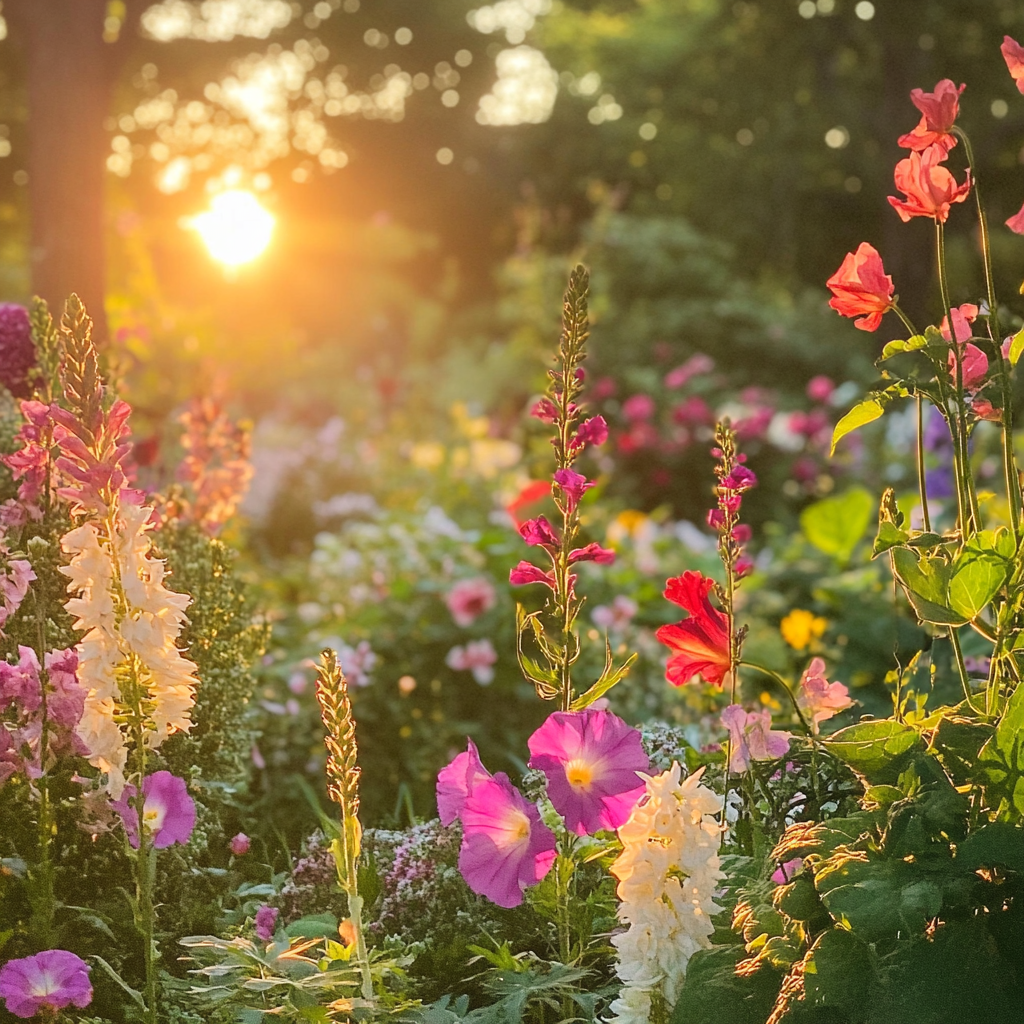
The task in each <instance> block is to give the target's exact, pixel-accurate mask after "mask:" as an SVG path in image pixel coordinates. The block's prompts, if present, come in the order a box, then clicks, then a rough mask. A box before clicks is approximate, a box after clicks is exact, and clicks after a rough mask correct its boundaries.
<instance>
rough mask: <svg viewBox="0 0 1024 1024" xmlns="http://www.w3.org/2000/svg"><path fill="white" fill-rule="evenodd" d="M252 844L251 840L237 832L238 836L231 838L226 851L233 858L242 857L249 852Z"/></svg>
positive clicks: (242, 833)
mask: <svg viewBox="0 0 1024 1024" xmlns="http://www.w3.org/2000/svg"><path fill="white" fill-rule="evenodd" d="M251 844H252V840H251V839H250V838H249V837H248V836H247V835H246V834H245V833H244V832H239V833H238V835H236V836H232V837H231V842H230V843H228V849H229V850H230V851H231V853H232V855H233V856H235V857H244V856H245V855H246V854H247V853H248V852H249V847H250V845H251Z"/></svg>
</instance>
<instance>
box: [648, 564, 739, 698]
mask: <svg viewBox="0 0 1024 1024" xmlns="http://www.w3.org/2000/svg"><path fill="white" fill-rule="evenodd" d="M713 586H714V582H713V581H712V580H710V579H708V578H707V577H705V576H702V575H701V574H700V573H699V572H692V571H690V572H684V573H683V574H682V576H677V577H675V578H674V579H670V580H669V581H668V583H667V584H666V587H665V597H667V598H668V600H670V601H673V602H674V603H675V604H678V605H679V606H680V607H681V608H683V609H685V610H686V611H688V612H689V613H690V617H689V618H688V619H683V621H682V622H676V623H673V624H672V625H669V626H661V627H660V628H659V629H658V631H657V632H656V633H655V636H657V638H658V639H659V640H660V641H661V642H662V643H663V644H665V645H666V646H667V647H669V648H670V649H671V650H672V653H671V654H670V655H669V659H668V667H667V669H666V676H667V678H668V681H669V682H670V683H672V685H673V686H681V685H682V684H683V683H688V682H689V681H690V680H691V679H692V678H693V677H694V676H695V675H698V674H699V675H701V676H703V677H704V680H705V682H708V683H712V684H714V685H715V686H721V685H722V680H723V678H724V676H725V674H726V673H727V672H728V671H729V648H730V644H729V620H728V619H727V618H726V616H725V614H724V613H723V612H720V611H719V610H718V609H717V608H715V607H713V606H712V604H711V602H710V601H709V600H708V593H709V591H710V590H711V588H712V587H713Z"/></svg>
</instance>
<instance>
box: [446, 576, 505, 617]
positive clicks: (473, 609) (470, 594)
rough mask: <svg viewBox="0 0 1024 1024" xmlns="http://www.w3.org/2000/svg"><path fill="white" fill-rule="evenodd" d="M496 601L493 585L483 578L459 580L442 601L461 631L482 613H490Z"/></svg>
mask: <svg viewBox="0 0 1024 1024" xmlns="http://www.w3.org/2000/svg"><path fill="white" fill-rule="evenodd" d="M496 600H497V594H496V593H495V590H494V586H493V584H492V583H491V581H490V580H489V579H487V578H486V577H483V576H476V577H474V578H473V579H469V580H459V582H458V583H456V584H455V586H453V587H452V589H451V590H449V591H448V593H447V594H446V595H445V599H444V601H445V604H446V605H448V611H450V612H451V613H452V618H453V619H454V620H455V625H456V626H461V627H462V628H463V629H465V628H466V627H467V626H471V625H472V624H473V623H474V622H475V621H476V619H477V618H478V617H479V616H481V615H483V613H484V612H487V611H490V610H491V609H492V608H493V607H494V602H495V601H496Z"/></svg>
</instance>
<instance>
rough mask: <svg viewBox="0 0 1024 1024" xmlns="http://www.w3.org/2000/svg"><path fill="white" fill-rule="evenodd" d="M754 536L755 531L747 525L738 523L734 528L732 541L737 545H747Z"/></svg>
mask: <svg viewBox="0 0 1024 1024" xmlns="http://www.w3.org/2000/svg"><path fill="white" fill-rule="evenodd" d="M753 536H754V531H753V530H752V529H751V528H750V527H749V526H748V525H747V524H746V523H737V524H736V525H735V526H734V527H733V531H732V539H733V540H734V541H736V543H737V544H746V543H747V542H748V541H749V540H750V538H751V537H753Z"/></svg>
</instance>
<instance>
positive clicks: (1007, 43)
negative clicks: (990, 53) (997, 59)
mask: <svg viewBox="0 0 1024 1024" xmlns="http://www.w3.org/2000/svg"><path fill="white" fill-rule="evenodd" d="M999 49H1000V50H1001V51H1002V54H1003V60H1005V61H1006V67H1007V70H1008V71H1009V72H1010V77H1011V78H1012V79H1013V80H1014V82H1015V83H1016V85H1017V91H1018V92H1024V46H1021V45H1020V43H1018V42H1017V40H1016V39H1014V38H1013V37H1012V36H1003V45H1002V46H1000V47H999Z"/></svg>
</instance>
